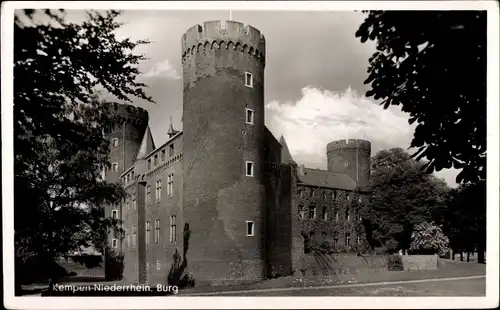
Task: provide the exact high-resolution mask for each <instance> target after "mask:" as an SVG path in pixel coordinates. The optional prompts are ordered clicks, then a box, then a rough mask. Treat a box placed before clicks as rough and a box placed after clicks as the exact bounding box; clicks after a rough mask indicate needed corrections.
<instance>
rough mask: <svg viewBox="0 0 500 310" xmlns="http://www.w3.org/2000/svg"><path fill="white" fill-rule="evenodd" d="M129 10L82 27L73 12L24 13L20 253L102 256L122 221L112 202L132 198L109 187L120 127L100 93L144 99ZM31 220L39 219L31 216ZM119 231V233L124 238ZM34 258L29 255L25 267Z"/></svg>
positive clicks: (18, 138)
mask: <svg viewBox="0 0 500 310" xmlns="http://www.w3.org/2000/svg"><path fill="white" fill-rule="evenodd" d="M119 14H120V12H117V11H109V12H106V13H104V14H101V13H98V12H92V11H91V12H88V16H87V20H85V21H84V22H83V23H81V24H77V23H72V22H68V21H65V16H64V12H63V11H57V12H54V11H51V10H45V11H35V10H24V11H18V12H16V16H15V27H14V134H15V140H14V148H15V158H14V198H15V206H14V208H15V211H14V212H15V213H14V214H15V224H14V225H15V226H14V227H15V232H16V248H17V249H23V250H22V251H17V252H16V253H17V254H18V255H25V254H26V255H29V257H31V256H38V257H42V256H43V257H44V258H45V260H47V261H53V260H54V259H55V258H56V257H57V256H58V255H64V254H66V253H68V252H69V251H71V250H75V249H77V248H79V247H80V246H81V245H84V246H89V245H90V244H91V243H94V244H95V245H96V246H97V247H98V248H101V249H102V246H103V244H104V242H103V239H102V236H104V235H105V233H106V231H107V229H108V228H116V226H117V224H118V221H117V220H112V219H105V218H104V209H103V208H104V207H103V206H104V205H106V204H115V203H117V202H119V201H120V200H121V199H122V198H123V197H124V194H125V193H124V191H123V189H122V187H121V186H120V185H119V184H113V183H109V182H105V181H103V180H102V178H101V170H102V169H103V167H105V166H109V163H108V150H109V142H108V141H107V140H106V139H105V137H104V135H103V133H104V132H106V131H107V130H110V129H111V128H112V126H113V120H112V119H111V118H110V117H109V115H108V110H107V109H108V108H107V106H106V105H105V104H102V102H100V101H99V100H98V98H97V95H98V92H97V91H96V90H97V89H98V88H99V87H100V88H103V89H104V90H105V91H107V92H108V93H110V94H112V95H114V96H115V97H116V98H118V99H119V100H123V101H131V99H130V98H131V97H134V96H135V97H138V98H141V99H144V100H148V101H152V99H151V98H150V97H148V96H147V95H146V94H145V93H144V87H146V85H144V84H142V83H139V82H137V81H136V78H137V76H138V75H139V74H140V71H139V69H138V68H137V64H138V63H139V62H140V61H141V60H143V59H144V56H142V55H137V54H134V53H133V51H134V49H135V48H136V47H137V46H138V45H140V44H144V43H147V42H146V41H140V42H132V41H130V40H129V39H124V40H118V39H117V38H116V37H115V30H116V29H118V28H119V27H120V26H121V24H120V23H118V22H116V20H115V19H116V18H117V17H118V16H119ZM26 215H29V216H26ZM118 233H119V231H118ZM24 259H25V258H20V260H24Z"/></svg>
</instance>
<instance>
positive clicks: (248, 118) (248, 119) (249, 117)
mask: <svg viewBox="0 0 500 310" xmlns="http://www.w3.org/2000/svg"><path fill="white" fill-rule="evenodd" d="M253 115H254V114H253V110H252V109H245V116H246V117H245V123H247V124H252V125H253Z"/></svg>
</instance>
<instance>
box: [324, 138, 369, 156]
mask: <svg viewBox="0 0 500 310" xmlns="http://www.w3.org/2000/svg"><path fill="white" fill-rule="evenodd" d="M355 149H358V150H361V151H365V152H368V153H370V152H371V142H370V141H368V140H363V139H342V140H336V141H332V142H330V143H328V144H327V145H326V153H327V154H328V153H330V152H336V151H339V150H355Z"/></svg>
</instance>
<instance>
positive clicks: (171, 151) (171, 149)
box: [168, 143, 174, 157]
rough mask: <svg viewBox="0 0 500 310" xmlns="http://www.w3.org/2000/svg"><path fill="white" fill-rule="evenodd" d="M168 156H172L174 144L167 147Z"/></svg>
mask: <svg viewBox="0 0 500 310" xmlns="http://www.w3.org/2000/svg"><path fill="white" fill-rule="evenodd" d="M168 156H169V157H172V156H174V144H173V143H172V144H170V146H169V147H168Z"/></svg>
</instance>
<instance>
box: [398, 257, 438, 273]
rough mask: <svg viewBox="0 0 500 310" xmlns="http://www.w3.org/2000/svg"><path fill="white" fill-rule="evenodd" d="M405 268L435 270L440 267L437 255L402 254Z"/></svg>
mask: <svg viewBox="0 0 500 310" xmlns="http://www.w3.org/2000/svg"><path fill="white" fill-rule="evenodd" d="M401 257H402V258H403V267H404V269H405V270H435V269H437V268H438V256H437V255H402V256H401Z"/></svg>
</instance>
